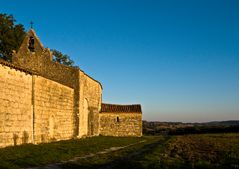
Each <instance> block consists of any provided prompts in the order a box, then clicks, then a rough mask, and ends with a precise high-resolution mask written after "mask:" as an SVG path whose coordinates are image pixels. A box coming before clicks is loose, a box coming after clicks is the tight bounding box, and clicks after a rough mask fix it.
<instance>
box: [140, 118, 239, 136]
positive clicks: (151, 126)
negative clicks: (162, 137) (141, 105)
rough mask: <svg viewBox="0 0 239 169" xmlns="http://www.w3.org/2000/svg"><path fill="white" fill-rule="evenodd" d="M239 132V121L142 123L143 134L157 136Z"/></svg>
mask: <svg viewBox="0 0 239 169" xmlns="http://www.w3.org/2000/svg"><path fill="white" fill-rule="evenodd" d="M228 132H239V120H228V121H211V122H205V123H182V122H158V121H154V122H150V121H143V133H144V134H146V135H158V134H165V133H167V134H171V135H178V134H203V133H228Z"/></svg>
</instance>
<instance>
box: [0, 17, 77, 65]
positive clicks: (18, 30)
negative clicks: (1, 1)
mask: <svg viewBox="0 0 239 169" xmlns="http://www.w3.org/2000/svg"><path fill="white" fill-rule="evenodd" d="M25 36H26V31H25V28H24V26H23V25H22V24H17V23H16V20H15V18H14V17H13V15H8V14H4V13H0V58H1V59H3V60H5V61H8V62H11V61H12V55H13V51H14V50H15V51H18V49H19V47H20V45H21V43H22V41H23V39H24V37H25ZM51 51H52V54H53V61H54V62H58V63H60V64H64V65H67V66H73V65H74V61H73V60H71V59H70V57H69V56H68V55H66V54H63V53H61V52H60V51H58V50H56V49H51Z"/></svg>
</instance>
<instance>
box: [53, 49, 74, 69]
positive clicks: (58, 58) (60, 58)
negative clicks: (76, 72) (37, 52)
mask: <svg viewBox="0 0 239 169" xmlns="http://www.w3.org/2000/svg"><path fill="white" fill-rule="evenodd" d="M51 51H52V54H53V61H55V62H58V63H60V64H63V65H67V66H73V65H74V61H73V60H71V59H70V57H69V56H68V55H66V54H62V53H61V52H60V51H58V50H56V49H51Z"/></svg>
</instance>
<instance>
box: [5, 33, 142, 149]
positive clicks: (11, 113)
mask: <svg viewBox="0 0 239 169" xmlns="http://www.w3.org/2000/svg"><path fill="white" fill-rule="evenodd" d="M29 39H34V44H33V45H34V48H33V49H31V50H30V49H29ZM52 57H53V56H52V53H51V52H50V50H49V49H47V48H44V47H43V45H42V44H41V42H40V40H39V38H38V37H37V35H36V34H35V32H34V30H32V29H31V30H30V31H29V32H28V33H27V35H26V37H25V39H24V40H23V43H22V45H21V47H20V48H19V50H18V51H17V53H15V54H14V56H13V59H12V60H13V61H12V63H9V62H5V61H2V60H0V148H1V147H6V146H14V145H20V144H25V143H33V144H39V143H44V142H51V141H58V140H67V139H72V138H81V137H90V136H98V135H107V136H137V137H138V136H141V135H142V112H141V107H140V105H128V106H124V107H122V106H121V107H120V106H118V105H116V107H115V106H113V109H112V105H110V106H109V105H106V104H102V90H103V89H102V85H101V83H100V82H98V81H97V80H95V79H93V78H92V77H90V76H89V75H87V74H86V73H85V72H84V71H82V70H80V68H78V67H69V66H65V65H62V64H59V63H56V62H54V61H52ZM102 106H103V107H102ZM109 107H110V108H109ZM102 110H103V111H102ZM118 110H119V111H118Z"/></svg>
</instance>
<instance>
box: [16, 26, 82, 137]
mask: <svg viewBox="0 0 239 169" xmlns="http://www.w3.org/2000/svg"><path fill="white" fill-rule="evenodd" d="M30 37H33V38H34V47H35V50H34V52H32V51H30V50H29V49H28V46H29V39H30ZM13 64H14V65H16V66H21V67H24V68H25V69H28V70H31V71H33V72H36V73H37V74H38V75H40V76H42V77H45V78H47V79H50V80H53V81H56V82H58V83H60V84H63V85H65V86H68V87H70V88H73V89H74V123H75V124H74V135H75V136H77V135H78V128H79V127H78V123H79V120H78V115H79V76H80V73H79V72H80V70H79V68H76V67H69V66H65V65H62V64H59V63H56V62H53V61H52V53H51V52H50V50H49V49H48V48H44V46H43V45H42V43H41V42H40V40H39V38H38V37H37V35H36V33H35V32H34V31H33V30H32V29H31V30H30V31H29V32H28V33H27V35H26V37H25V39H24V40H23V43H22V44H21V46H20V48H19V50H18V52H17V53H16V54H14V57H13Z"/></svg>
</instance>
